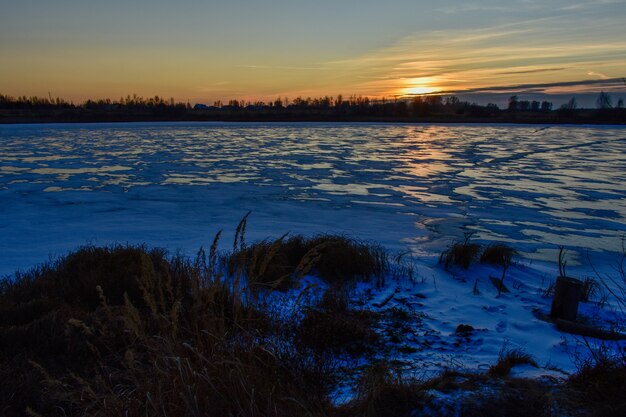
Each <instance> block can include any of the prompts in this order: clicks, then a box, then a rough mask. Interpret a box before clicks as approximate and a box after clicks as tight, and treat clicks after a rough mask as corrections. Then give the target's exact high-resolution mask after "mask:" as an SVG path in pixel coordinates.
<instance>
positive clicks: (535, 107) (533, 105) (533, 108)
mask: <svg viewBox="0 0 626 417" xmlns="http://www.w3.org/2000/svg"><path fill="white" fill-rule="evenodd" d="M540 106H541V103H539V102H538V101H536V100H533V101H532V103H530V110H531V111H539V108H540Z"/></svg>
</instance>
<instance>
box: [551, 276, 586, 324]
mask: <svg viewBox="0 0 626 417" xmlns="http://www.w3.org/2000/svg"><path fill="white" fill-rule="evenodd" d="M582 290H583V283H582V281H581V280H578V279H576V278H570V277H557V279H556V285H555V287H554V298H553V299H552V309H551V310H550V317H552V318H553V319H563V320H569V321H576V316H577V315H578V302H579V301H580V297H581V294H582Z"/></svg>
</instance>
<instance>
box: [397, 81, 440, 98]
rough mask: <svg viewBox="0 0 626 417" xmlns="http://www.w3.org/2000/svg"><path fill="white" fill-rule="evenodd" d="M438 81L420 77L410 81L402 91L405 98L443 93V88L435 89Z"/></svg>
mask: <svg viewBox="0 0 626 417" xmlns="http://www.w3.org/2000/svg"><path fill="white" fill-rule="evenodd" d="M435 83H436V80H435V79H434V78H433V77H419V78H412V79H410V80H408V83H407V84H408V85H406V86H405V87H402V88H401V89H400V94H401V95H403V96H409V95H419V94H430V93H434V92H435V91H441V88H438V87H435V86H434V84H435Z"/></svg>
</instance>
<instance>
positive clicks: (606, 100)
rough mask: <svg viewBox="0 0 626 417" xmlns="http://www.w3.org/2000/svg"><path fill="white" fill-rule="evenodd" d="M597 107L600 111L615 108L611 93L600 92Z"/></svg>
mask: <svg viewBox="0 0 626 417" xmlns="http://www.w3.org/2000/svg"><path fill="white" fill-rule="evenodd" d="M596 107H597V108H599V109H610V108H611V107H613V100H612V99H611V96H610V95H609V93H605V92H604V91H601V92H600V95H599V96H598V99H597V100H596Z"/></svg>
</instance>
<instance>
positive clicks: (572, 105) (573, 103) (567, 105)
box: [561, 97, 578, 110]
mask: <svg viewBox="0 0 626 417" xmlns="http://www.w3.org/2000/svg"><path fill="white" fill-rule="evenodd" d="M576 108H578V103H577V102H576V97H572V98H570V99H569V101H568V102H567V103H565V104H563V105H562V106H561V109H563V110H576Z"/></svg>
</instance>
